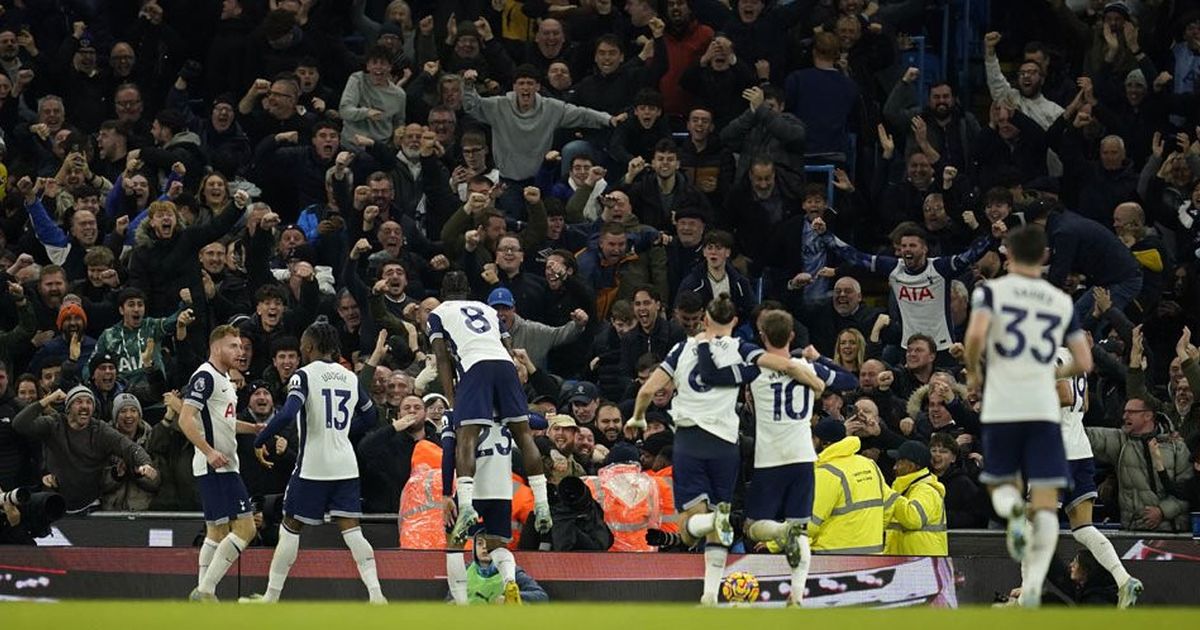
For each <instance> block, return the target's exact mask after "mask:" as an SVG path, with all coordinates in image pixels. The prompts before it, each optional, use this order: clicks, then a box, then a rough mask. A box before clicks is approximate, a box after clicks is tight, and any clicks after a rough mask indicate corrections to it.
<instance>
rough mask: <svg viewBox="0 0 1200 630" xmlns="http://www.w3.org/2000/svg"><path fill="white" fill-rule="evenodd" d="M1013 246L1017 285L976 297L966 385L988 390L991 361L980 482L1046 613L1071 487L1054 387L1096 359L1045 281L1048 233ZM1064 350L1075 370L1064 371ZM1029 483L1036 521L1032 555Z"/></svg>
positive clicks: (1028, 593)
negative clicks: (1065, 491) (1063, 502)
mask: <svg viewBox="0 0 1200 630" xmlns="http://www.w3.org/2000/svg"><path fill="white" fill-rule="evenodd" d="M1005 243H1006V248H1007V253H1008V256H1009V263H1008V275H1006V276H1004V277H1002V278H999V279H996V280H989V281H987V282H985V283H983V284H982V285H980V286H979V287H978V288H976V289H975V295H974V298H973V308H972V311H971V319H970V323H969V324H968V326H967V334H966V364H967V381H968V386H969V387H971V388H975V387H978V386H979V385H980V383H981V379H982V370H981V367H982V366H981V362H982V359H983V357H984V356H985V355H986V357H987V382H986V387H984V389H983V410H982V412H981V413H980V421H981V423H982V424H983V466H984V469H983V474H981V475H980V477H979V478H980V481H982V482H984V483H986V484H987V485H988V489H989V490H990V492H991V495H992V507H993V508H995V510H996V514H998V515H999V516H1000V517H1001V518H1004V519H1007V521H1008V547H1009V552H1010V553H1011V554H1012V556H1013V558H1014V559H1015V560H1017V561H1018V562H1021V563H1022V571H1021V573H1022V578H1023V579H1022V582H1021V597H1020V603H1021V605H1022V606H1026V607H1037V606H1039V605H1040V604H1041V598H1042V586H1043V584H1044V583H1045V580H1046V572H1047V570H1048V569H1049V568H1050V561H1051V559H1052V558H1053V556H1054V548H1055V545H1056V544H1057V542H1058V491H1059V490H1060V489H1062V488H1066V487H1067V486H1068V473H1067V458H1066V453H1065V452H1064V450H1063V440H1062V430H1061V428H1060V427H1059V425H1060V422H1061V417H1060V413H1059V399H1058V390H1057V388H1056V386H1055V381H1056V380H1057V379H1058V378H1069V377H1073V376H1075V375H1077V374H1083V373H1086V372H1087V371H1089V370H1091V369H1092V352H1091V348H1090V347H1089V346H1088V344H1087V337H1086V335H1085V334H1084V333H1083V331H1082V330H1080V329H1079V326H1078V324H1077V322H1076V320H1075V316H1074V305H1073V303H1072V302H1071V298H1070V296H1068V295H1067V294H1066V293H1063V292H1062V291H1060V290H1059V289H1058V288H1056V287H1055V286H1054V285H1052V284H1050V283H1049V282H1046V281H1045V280H1043V279H1042V278H1041V272H1042V262H1043V260H1045V257H1046V235H1045V232H1044V231H1042V229H1041V228H1040V227H1038V226H1026V227H1022V228H1018V229H1017V230H1015V231H1013V232H1011V233H1009V234H1008V236H1007V238H1006V239H1005ZM1064 341H1065V342H1066V345H1067V347H1068V348H1069V349H1070V353H1071V361H1070V362H1068V363H1066V364H1064V365H1062V366H1061V367H1057V368H1056V367H1055V356H1056V353H1057V351H1058V347H1059V346H1061V345H1063V343H1064ZM1022 478H1024V481H1025V484H1026V485H1027V486H1028V487H1029V496H1030V505H1029V509H1030V510H1031V511H1032V515H1031V516H1030V521H1032V532H1031V533H1030V534H1029V535H1028V547H1029V548H1028V550H1026V539H1027V536H1026V531H1025V519H1026V506H1025V502H1024V501H1023V499H1022V492H1021V481H1022Z"/></svg>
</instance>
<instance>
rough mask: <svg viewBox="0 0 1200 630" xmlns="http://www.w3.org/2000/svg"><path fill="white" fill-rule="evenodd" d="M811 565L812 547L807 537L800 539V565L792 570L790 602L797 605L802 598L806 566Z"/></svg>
mask: <svg viewBox="0 0 1200 630" xmlns="http://www.w3.org/2000/svg"><path fill="white" fill-rule="evenodd" d="M811 563H812V547H810V546H809V544H808V536H801V537H800V564H797V565H796V568H794V569H792V601H794V602H796V603H797V604H799V603H800V601H801V600H802V599H803V598H804V585H805V583H807V582H808V566H809V564H811Z"/></svg>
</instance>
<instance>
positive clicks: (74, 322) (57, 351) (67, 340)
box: [31, 294, 96, 364]
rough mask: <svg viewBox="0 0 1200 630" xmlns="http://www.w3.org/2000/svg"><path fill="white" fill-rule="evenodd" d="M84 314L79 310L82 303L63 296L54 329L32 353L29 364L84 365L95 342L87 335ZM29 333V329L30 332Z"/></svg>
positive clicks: (68, 295)
mask: <svg viewBox="0 0 1200 630" xmlns="http://www.w3.org/2000/svg"><path fill="white" fill-rule="evenodd" d="M88 321H89V319H88V315H87V311H86V310H85V309H84V308H83V304H82V300H80V298H79V296H77V295H74V294H67V295H65V296H63V301H62V305H61V306H59V307H58V315H57V316H56V317H55V319H54V324H55V327H56V328H57V329H58V330H57V332H56V333H55V335H54V336H53V337H51V338H50V340H49V341H47V342H46V343H44V344H42V347H40V348H38V351H37V352H36V353H34V355H33V358H32V359H31V362H34V363H35V364H44V363H46V362H47V361H49V362H52V363H62V362H63V361H64V360H67V359H69V360H71V361H77V362H84V361H87V358H88V357H90V356H92V353H93V352H95V350H96V340H95V339H94V338H92V337H89V336H88V334H87V327H88ZM31 330H32V329H31Z"/></svg>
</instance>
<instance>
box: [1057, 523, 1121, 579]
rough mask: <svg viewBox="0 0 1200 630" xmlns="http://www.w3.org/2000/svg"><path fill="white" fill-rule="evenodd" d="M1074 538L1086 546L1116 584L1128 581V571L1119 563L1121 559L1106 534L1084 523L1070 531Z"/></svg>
mask: <svg viewBox="0 0 1200 630" xmlns="http://www.w3.org/2000/svg"><path fill="white" fill-rule="evenodd" d="M1071 535H1072V536H1074V537H1075V540H1077V541H1079V544H1081V545H1083V546H1084V547H1087V550H1088V551H1090V552H1092V555H1093V556H1095V557H1096V562H1099V563H1100V566H1102V567H1104V568H1105V569H1106V570H1107V571H1108V572H1109V573H1111V574H1112V576H1113V580H1115V581H1116V583H1117V586H1121V585H1122V584H1124V583H1126V582H1128V581H1129V572H1128V571H1126V570H1125V566H1124V565H1122V564H1121V559H1120V558H1119V557H1117V551H1116V550H1115V549H1113V546H1112V543H1111V542H1110V541H1109V540H1108V536H1105V535H1104V534H1101V533H1100V530H1098V529H1096V527H1095V526H1093V525H1084V526H1083V527H1080V528H1078V529H1076V530H1074V531H1072V532H1071Z"/></svg>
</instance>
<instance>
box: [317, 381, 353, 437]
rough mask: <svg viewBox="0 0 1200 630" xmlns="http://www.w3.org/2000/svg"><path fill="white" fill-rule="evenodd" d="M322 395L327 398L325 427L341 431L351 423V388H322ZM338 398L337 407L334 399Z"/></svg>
mask: <svg viewBox="0 0 1200 630" xmlns="http://www.w3.org/2000/svg"><path fill="white" fill-rule="evenodd" d="M321 396H322V397H323V398H324V399H325V428H326V429H337V430H338V431H341V430H342V429H345V428H346V425H347V424H349V423H350V407H349V403H350V390H346V389H322V390H321ZM334 398H337V405H336V407H337V408H336V409H334V407H335V405H334V402H333V399H334Z"/></svg>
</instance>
